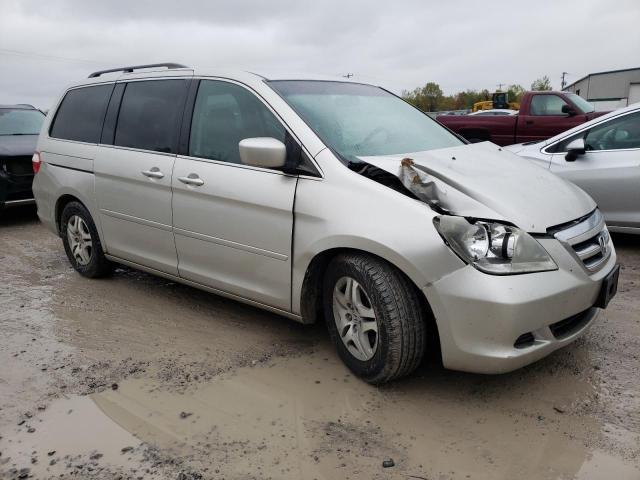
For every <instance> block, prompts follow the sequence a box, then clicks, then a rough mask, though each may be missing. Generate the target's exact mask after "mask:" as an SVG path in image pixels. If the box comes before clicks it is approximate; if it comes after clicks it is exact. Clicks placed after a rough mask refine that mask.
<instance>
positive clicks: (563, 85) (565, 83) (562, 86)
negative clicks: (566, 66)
mask: <svg viewBox="0 0 640 480" xmlns="http://www.w3.org/2000/svg"><path fill="white" fill-rule="evenodd" d="M565 75H569V72H562V83H560V90H564V87H565V86H566V85H567V82H565V81H564V76H565Z"/></svg>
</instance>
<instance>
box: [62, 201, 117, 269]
mask: <svg viewBox="0 0 640 480" xmlns="http://www.w3.org/2000/svg"><path fill="white" fill-rule="evenodd" d="M60 234H61V236H62V243H63V245H64V250H65V252H66V253H67V258H68V259H69V262H70V263H71V265H72V266H73V268H74V269H75V270H76V272H78V273H79V274H80V275H82V276H84V277H88V278H99V277H104V276H106V275H109V274H110V273H111V272H113V269H114V264H113V263H112V262H110V261H109V260H107V258H106V257H105V256H104V251H103V250H102V244H101V243H100V237H99V236H98V230H97V229H96V225H95V223H94V222H93V219H92V218H91V214H90V213H89V211H88V210H87V209H86V207H85V206H84V205H82V204H81V203H80V202H69V203H68V204H67V205H65V207H64V209H63V210H62V215H61V217H60Z"/></svg>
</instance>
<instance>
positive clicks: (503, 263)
mask: <svg viewBox="0 0 640 480" xmlns="http://www.w3.org/2000/svg"><path fill="white" fill-rule="evenodd" d="M433 223H434V225H435V227H436V229H437V230H438V232H440V235H442V237H443V238H444V239H445V241H446V242H447V244H448V245H449V246H450V247H451V249H452V250H453V251H454V252H455V253H457V254H458V256H459V257H460V258H462V259H463V260H464V261H465V262H467V263H470V264H471V265H473V266H474V267H475V268H477V269H478V270H480V271H482V272H485V273H491V274H494V275H510V274H514V273H529V272H544V271H548V270H557V269H558V266H557V265H556V264H555V262H554V261H553V260H552V258H551V257H550V256H549V254H548V253H547V251H546V250H545V249H544V248H543V247H542V245H540V244H539V243H538V242H537V241H536V239H535V238H533V237H532V236H531V235H529V234H528V233H527V232H525V231H523V230H520V229H519V228H516V227H512V226H510V225H504V224H502V223H498V222H491V221H476V222H473V223H472V222H470V221H469V220H467V219H466V218H464V217H455V216H450V215H441V216H439V217H436V218H434V220H433Z"/></svg>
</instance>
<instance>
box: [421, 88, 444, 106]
mask: <svg viewBox="0 0 640 480" xmlns="http://www.w3.org/2000/svg"><path fill="white" fill-rule="evenodd" d="M420 93H422V95H424V97H425V100H426V104H427V112H435V111H437V110H438V106H439V103H440V101H441V100H442V89H441V88H440V85H438V84H437V83H435V82H429V83H427V84H426V85H425V86H424V87H422V89H421V92H420Z"/></svg>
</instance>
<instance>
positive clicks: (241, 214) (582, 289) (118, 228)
mask: <svg viewBox="0 0 640 480" xmlns="http://www.w3.org/2000/svg"><path fill="white" fill-rule="evenodd" d="M185 75H188V76H191V75H194V76H195V77H196V78H214V79H218V80H225V81H230V82H233V83H236V84H239V85H242V86H244V87H245V88H247V89H248V90H249V91H251V92H252V93H253V94H255V95H256V96H257V97H258V98H259V99H260V100H261V101H262V102H263V103H264V104H265V105H266V106H267V107H268V108H269V109H270V110H271V111H272V112H273V113H274V114H275V115H276V116H277V118H278V119H279V121H280V122H282V124H283V125H284V127H285V128H286V129H287V130H288V131H289V132H290V133H291V135H292V136H293V137H294V138H295V139H297V140H298V141H299V142H300V144H301V146H302V148H303V150H304V152H305V153H306V154H307V155H308V157H309V158H310V159H311V161H312V163H313V165H314V167H315V168H316V169H317V171H318V172H319V176H318V177H313V176H305V175H300V176H294V175H287V174H283V173H282V172H278V171H273V170H268V169H263V168H258V167H249V166H246V165H238V164H229V163H224V162H218V161H212V160H203V159H195V158H192V157H185V156H175V155H168V154H158V153H153V152H148V151H142V150H132V149H125V148H118V147H111V146H104V145H91V144H83V143H81V142H70V141H62V140H56V139H52V138H50V137H49V135H48V127H49V123H50V122H51V116H50V117H49V118H48V119H47V121H46V122H45V125H44V126H43V130H42V133H41V136H40V139H39V143H38V151H40V152H42V159H43V165H42V168H41V171H40V173H38V174H37V175H36V177H35V180H34V194H35V197H36V201H37V205H38V214H39V216H40V218H41V219H42V221H43V222H44V223H45V224H46V225H47V226H48V227H49V228H50V229H51V230H52V231H54V232H56V233H58V225H57V217H56V215H57V214H59V211H57V210H58V209H57V207H56V205H58V202H59V201H60V199H61V198H63V197H64V196H71V197H73V198H76V199H78V200H79V201H81V202H82V203H84V204H85V206H87V208H88V210H89V211H90V213H91V215H92V217H93V219H94V221H95V223H96V226H97V228H98V232H99V234H100V237H101V240H102V244H103V247H104V249H105V251H106V254H107V256H108V258H110V259H112V260H115V261H118V262H121V263H123V264H126V265H130V266H133V267H136V268H140V269H143V270H146V271H148V272H151V273H154V274H158V275H162V276H164V277H166V278H171V279H173V280H176V281H180V282H183V283H186V284H188V285H192V286H195V287H198V288H202V289H204V290H207V291H211V292H214V293H218V294H222V295H225V296H228V297H230V298H235V299H239V300H241V301H244V302H247V303H250V304H252V305H256V306H259V307H261V308H265V309H267V310H270V311H274V312H277V313H281V314H283V315H286V316H288V317H290V318H293V319H296V320H299V321H306V319H304V318H303V317H302V304H303V300H304V299H303V297H302V295H303V288H302V287H303V282H304V278H305V275H306V274H307V272H308V270H309V266H310V264H311V263H312V261H313V260H314V258H317V256H318V255H321V254H324V253H327V252H332V251H334V250H337V249H353V250H358V251H362V252H367V253H369V254H372V255H376V256H378V257H380V258H383V259H385V260H386V261H388V262H389V263H391V264H393V265H395V267H397V268H398V269H399V270H400V271H402V272H403V273H404V274H405V275H406V276H407V277H408V278H409V279H410V280H411V281H412V282H413V283H414V284H415V286H416V287H417V288H418V289H419V290H420V291H422V292H423V293H424V295H425V298H426V301H427V302H428V303H429V305H430V306H431V308H432V310H433V313H434V315H435V321H436V324H437V326H438V331H439V336H440V341H441V346H442V356H443V361H444V364H445V366H447V367H450V368H456V369H460V370H467V371H478V372H485V373H491V372H494V373H495V372H504V371H508V370H512V369H514V368H517V367H519V366H522V365H525V364H526V363H530V362H532V361H534V360H536V359H538V358H541V357H542V356H544V355H546V354H547V353H549V352H550V351H552V350H554V349H556V348H559V347H561V346H563V345H565V344H567V343H569V342H570V341H572V340H574V339H575V338H577V337H578V336H579V335H580V334H581V333H582V332H583V331H584V330H585V329H586V328H587V327H588V326H589V325H590V324H591V323H592V321H593V319H594V318H595V316H596V315H595V312H594V313H593V314H591V313H590V314H589V315H588V316H587V317H585V323H584V325H582V326H581V328H580V329H579V330H578V331H575V332H574V333H573V334H572V335H570V336H569V337H566V338H560V339H558V338H554V337H553V336H552V335H550V333H549V325H551V324H553V323H555V322H558V321H561V320H563V319H565V318H567V317H571V316H572V315H575V314H577V313H579V312H583V311H585V310H589V308H590V307H591V306H592V305H593V304H594V302H595V300H596V297H597V295H598V292H599V290H600V286H601V283H602V279H603V278H604V276H606V275H607V274H608V273H609V272H610V271H611V269H612V268H613V266H614V265H615V262H616V255H615V251H614V250H613V246H612V245H609V247H610V252H609V256H608V257H607V259H606V261H605V262H604V265H602V268H599V269H598V270H597V271H595V272H591V271H589V270H588V269H587V268H585V266H584V265H583V264H582V261H581V259H580V258H579V257H578V256H577V254H576V253H575V252H573V251H572V250H571V245H568V244H563V243H562V242H561V241H560V240H558V239H557V238H553V237H545V238H541V239H540V240H539V241H540V243H541V244H542V245H543V246H544V247H545V248H546V249H547V251H548V252H549V253H550V255H551V256H552V258H553V259H554V261H555V262H556V264H557V265H558V267H559V268H558V270H556V271H550V272H543V273H535V274H523V275H513V276H493V275H487V274H484V273H481V272H480V271H478V270H476V269H475V268H473V267H471V266H469V265H467V264H466V263H465V262H463V261H462V260H461V259H460V258H459V257H458V256H457V255H456V254H454V253H453V251H452V250H451V249H450V248H449V247H448V246H447V245H446V244H445V243H444V242H443V240H442V238H441V237H440V235H439V233H438V232H437V231H436V229H435V228H434V225H433V219H434V217H435V216H436V215H437V213H436V212H435V211H434V210H432V209H431V208H430V207H429V206H428V205H427V204H426V203H423V202H421V201H419V200H417V199H415V198H411V197H409V196H407V195H404V194H402V193H399V192H397V191H395V190H392V189H391V188H389V187H387V186H384V185H382V184H380V183H377V182H375V181H372V180H371V179H369V178H366V177H364V176H362V175H360V174H358V173H356V172H354V171H352V170H350V169H349V168H347V167H346V166H345V165H344V164H343V163H341V162H340V161H339V160H338V159H337V158H336V156H335V155H334V154H333V153H332V152H331V151H330V150H329V149H328V148H326V146H325V145H324V144H323V142H322V141H321V140H320V139H319V138H318V137H317V136H316V134H315V133H314V132H313V130H311V128H310V127H309V126H308V125H307V124H306V123H305V122H304V121H303V120H302V119H301V118H300V117H299V116H298V115H297V114H296V113H295V112H294V111H293V110H292V109H291V108H290V107H289V105H288V104H287V103H286V102H284V100H283V99H282V98H281V97H280V96H279V95H278V94H276V93H275V91H273V90H272V89H271V88H270V87H269V86H268V85H267V84H266V83H265V82H264V79H263V78H262V77H260V76H257V75H253V74H248V73H239V74H238V73H232V72H229V73H224V72H211V73H210V72H201V71H197V70H196V71H193V70H178V69H176V70H173V71H169V72H152V73H149V72H146V73H133V74H124V75H120V76H117V78H116V80H118V81H123V80H129V79H142V78H145V79H146V78H165V77H176V76H185ZM105 81H107V80H105V79H101V78H98V79H92V80H87V81H85V82H83V84H87V85H88V84H94V83H98V82H105ZM111 81H112V82H113V81H114V80H113V78H111ZM54 111H55V109H54ZM409 155H410V156H412V158H414V160H415V161H416V162H417V163H420V164H421V165H424V166H425V167H428V168H431V169H432V173H433V175H434V177H436V178H437V179H438V182H440V183H441V186H442V188H443V189H444V191H446V195H447V196H448V198H449V199H450V203H451V205H452V206H453V208H454V210H456V211H457V212H458V213H459V214H461V215H472V216H475V217H478V218H492V219H494V220H495V219H498V220H506V221H509V222H512V223H514V224H516V225H518V226H520V227H521V228H522V229H524V230H526V231H529V232H534V233H539V234H543V233H545V232H546V230H547V229H548V228H549V227H552V226H555V225H558V224H562V223H565V222H570V221H573V220H575V219H578V218H581V217H585V216H587V215H588V214H590V213H591V212H593V210H594V209H595V203H594V202H593V201H592V199H591V198H590V197H589V196H587V195H585V194H584V193H583V192H582V191H580V190H579V189H578V188H576V187H575V186H573V185H572V184H570V183H568V182H565V181H563V180H560V179H558V178H557V177H556V176H554V175H553V174H551V173H550V172H549V171H548V168H546V167H545V168H544V169H541V168H537V167H534V166H532V165H530V164H529V162H524V161H520V160H519V159H518V158H517V157H515V156H513V155H512V154H511V153H509V152H506V151H503V150H500V149H499V148H498V147H497V146H495V145H492V144H488V143H487V144H480V145H468V146H461V147H456V148H453V149H446V150H441V151H431V152H418V153H415V154H409ZM452 157H455V159H452ZM398 161H399V158H395V157H378V158H375V159H371V162H372V163H376V164H377V165H379V166H380V167H381V168H384V169H386V170H388V171H390V172H392V173H394V172H395V169H397V168H398V167H399V164H398ZM152 169H156V170H154V171H159V172H161V173H162V174H163V177H162V178H153V177H148V176H146V175H144V174H142V173H141V172H143V171H151V170H152ZM181 179H182V180H181ZM184 179H191V181H187V182H185V181H184ZM64 198H68V197H64ZM601 228H604V226H601ZM525 332H534V336H535V338H536V340H535V342H534V344H533V345H531V346H530V347H527V348H525V349H515V348H514V340H515V338H516V337H517V336H518V335H520V334H522V333H525Z"/></svg>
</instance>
